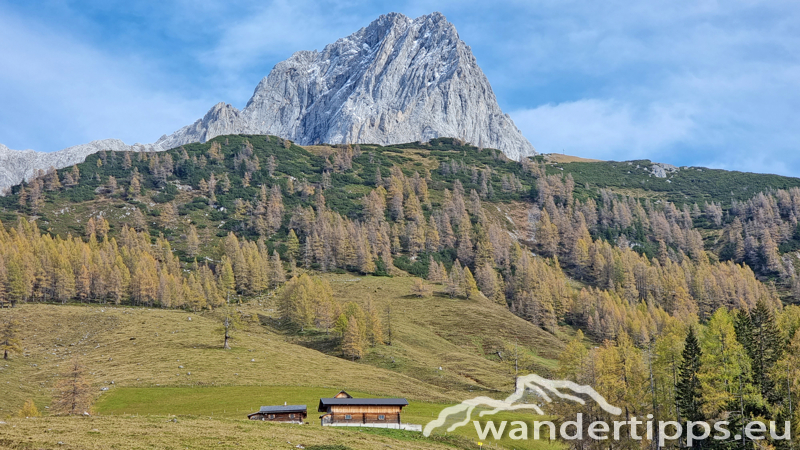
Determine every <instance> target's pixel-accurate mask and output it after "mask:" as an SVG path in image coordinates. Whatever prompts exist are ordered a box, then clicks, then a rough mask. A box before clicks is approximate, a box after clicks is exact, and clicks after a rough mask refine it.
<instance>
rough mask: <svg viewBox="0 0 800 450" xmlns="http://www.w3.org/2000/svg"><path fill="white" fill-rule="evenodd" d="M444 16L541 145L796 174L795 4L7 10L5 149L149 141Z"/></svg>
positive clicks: (799, 106)
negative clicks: (275, 76) (295, 69)
mask: <svg viewBox="0 0 800 450" xmlns="http://www.w3.org/2000/svg"><path fill="white" fill-rule="evenodd" d="M390 11H397V12H401V13H404V14H406V15H408V16H410V17H418V16H420V15H423V14H428V13H430V12H432V11H441V12H442V13H443V14H444V15H445V16H446V17H447V18H448V20H450V21H451V22H452V23H454V24H455V26H456V28H457V29H458V31H459V34H460V36H461V39H463V40H464V41H465V42H466V43H467V44H468V45H470V46H471V47H472V50H473V52H474V53H475V56H476V57H477V59H478V63H479V64H480V65H481V67H482V68H483V70H484V72H485V73H486V75H487V77H488V78H489V81H490V82H491V84H492V87H493V89H494V91H495V94H496V95H497V98H498V102H499V103H500V106H501V107H502V108H503V110H504V111H505V112H507V113H509V114H510V115H511V117H512V118H513V119H514V121H515V122H516V124H517V126H518V127H519V128H520V129H521V130H522V131H523V133H524V134H525V136H526V137H527V138H528V139H529V140H530V141H531V143H532V144H533V145H534V146H535V147H536V148H537V149H538V150H539V151H542V152H565V153H567V154H573V155H578V156H584V157H592V158H600V159H614V160H626V159H635V158H647V159H651V160H654V161H660V162H666V163H671V164H675V165H701V166H709V167H717V168H724V169H734V170H745V171H755V172H769V173H779V174H784V175H792V176H800V86H798V85H799V84H800V31H798V30H800V29H799V28H798V26H797V24H799V23H800V3H798V2H797V1H796V0H791V1H784V0H772V1H764V2H760V1H747V0H741V1H740V0H727V1H706V0H691V1H689V0H669V1H661V0H654V1H649V2H629V1H618V0H609V1H603V2H596V1H571V0H541V1H510V2H486V1H470V0H460V1H446V0H444V1H438V0H428V1H424V2H423V1H393V2H388V1H386V2H359V1H354V0H353V1H348V0H342V1H322V2H313V1H308V0H277V1H265V0H262V1H249V0H227V1H188V0H162V1H159V2H145V1H135V0H133V1H131V0H128V1H124V2H123V1H115V0H105V1H64V0H61V1H39V2H29V1H0V42H2V45H0V60H2V62H3V65H2V69H0V99H1V100H2V105H3V108H0V143H3V144H5V145H7V146H8V147H10V148H15V149H27V148H32V149H35V150H40V151H53V150H59V149H61V148H64V147H68V146H70V145H76V144H80V143H85V142H88V141H91V140H95V139H103V138H112V137H113V138H119V139H122V140H124V141H125V142H126V143H133V142H153V141H155V140H156V139H157V138H158V137H159V136H161V135H162V134H168V133H171V132H173V131H175V130H176V129H178V128H180V127H181V126H183V125H187V124H189V123H191V122H193V121H194V120H196V119H197V118H199V117H201V116H202V115H203V114H205V112H206V111H207V110H208V109H209V108H210V107H211V106H212V105H213V104H215V103H217V102H219V101H224V102H227V103H231V104H233V105H234V106H236V107H239V108H241V107H243V106H244V104H245V103H246V102H247V100H248V99H249V97H250V95H251V94H252V92H253V89H254V88H255V86H256V84H257V83H258V81H259V80H260V79H261V78H262V77H263V76H265V75H267V74H268V73H269V70H270V69H271V68H272V67H273V66H274V65H275V64H276V63H277V62H279V61H281V60H283V59H286V58H287V57H288V56H289V55H291V53H293V52H294V51H297V50H310V49H321V48H322V47H324V46H325V44H327V43H330V42H333V41H334V40H336V39H337V38H339V37H343V36H346V35H348V34H350V33H352V32H354V31H356V30H358V29H359V28H361V27H363V26H366V25H367V24H368V23H369V22H371V21H372V20H374V19H375V18H376V17H377V16H378V15H380V14H383V13H387V12H390Z"/></svg>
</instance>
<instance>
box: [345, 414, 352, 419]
mask: <svg viewBox="0 0 800 450" xmlns="http://www.w3.org/2000/svg"><path fill="white" fill-rule="evenodd" d="M352 418H353V416H351V415H350V414H345V415H344V420H350V419H352Z"/></svg>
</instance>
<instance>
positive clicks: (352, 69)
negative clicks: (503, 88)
mask: <svg viewBox="0 0 800 450" xmlns="http://www.w3.org/2000/svg"><path fill="white" fill-rule="evenodd" d="M226 133H247V134H274V135H278V136H281V137H284V138H287V139H291V140H293V141H295V142H297V143H299V144H302V145H308V144H315V143H322V142H325V143H375V144H382V145H388V144H396V143H403V142H413V141H427V140H430V139H431V138H436V137H441V136H448V137H458V138H460V139H463V140H465V141H467V142H470V143H472V144H474V145H478V146H481V147H492V148H498V149H500V150H502V151H503V152H504V153H506V155H508V156H509V157H510V158H513V159H516V158H518V157H519V156H521V155H531V154H534V152H535V151H534V148H533V146H532V145H531V144H530V143H529V142H528V140H527V139H525V137H523V136H522V133H521V132H520V131H519V130H518V129H517V127H516V126H515V125H514V123H513V121H512V120H511V119H510V118H509V117H508V115H506V114H503V112H502V111H501V110H500V107H499V106H498V105H497V99H496V98H495V96H494V92H493V91H492V88H491V86H490V85H489V82H488V80H487V79H486V76H485V75H484V74H483V71H482V70H481V69H480V67H479V66H478V64H477V62H476V60H475V57H474V55H473V54H472V51H471V50H470V48H469V47H468V46H467V45H466V44H465V43H464V42H463V41H461V39H460V38H459V36H458V33H457V31H456V29H455V26H453V24H451V23H449V22H448V21H447V20H446V19H445V17H444V16H443V15H442V14H440V13H433V14H430V15H427V16H422V17H420V18H417V19H415V20H412V19H410V18H408V17H406V16H404V15H402V14H398V13H392V14H387V15H383V16H381V17H379V18H378V19H377V20H375V21H374V22H372V23H371V24H370V25H369V26H367V27H365V28H362V29H360V30H358V31H357V32H355V33H353V34H352V35H350V36H348V37H345V38H342V39H339V40H338V41H336V42H334V43H333V44H330V45H328V46H326V47H325V48H324V49H323V50H322V51H320V52H318V51H300V52H296V53H295V54H293V55H292V56H291V57H290V58H289V59H287V60H286V61H283V62H281V63H278V64H277V65H276V66H275V67H274V68H273V69H272V71H271V72H270V74H269V75H268V76H267V77H265V78H264V79H262V80H261V82H260V83H259V84H258V86H257V87H256V89H255V92H254V93H253V96H252V98H251V99H250V101H248V103H247V105H246V106H245V108H244V109H243V110H241V111H239V110H238V109H236V108H234V107H232V106H231V105H227V104H222V103H220V104H217V105H215V106H214V107H213V108H212V109H211V110H210V111H209V112H208V114H206V115H205V116H204V117H203V118H202V119H200V120H198V121H197V122H195V123H194V124H192V125H189V126H187V127H184V128H182V129H180V130H178V131H177V132H175V133H174V134H172V135H171V136H168V137H164V138H162V139H160V140H159V141H157V142H156V145H159V146H161V147H164V148H171V147H175V146H177V145H182V144H186V143H189V142H204V141H206V140H208V139H211V138H213V137H214V136H218V135H220V134H226Z"/></svg>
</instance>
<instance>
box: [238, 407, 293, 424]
mask: <svg viewBox="0 0 800 450" xmlns="http://www.w3.org/2000/svg"><path fill="white" fill-rule="evenodd" d="M307 416H308V410H307V408H306V405H283V406H262V407H261V409H260V410H258V412H254V413H253V414H248V415H247V418H248V419H250V420H264V421H266V422H279V423H298V424H301V425H302V424H303V421H304V420H305V418H306V417H307Z"/></svg>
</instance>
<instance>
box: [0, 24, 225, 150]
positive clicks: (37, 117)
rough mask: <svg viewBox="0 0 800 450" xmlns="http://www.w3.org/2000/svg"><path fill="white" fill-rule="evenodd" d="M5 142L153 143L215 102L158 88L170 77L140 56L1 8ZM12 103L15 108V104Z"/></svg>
mask: <svg viewBox="0 0 800 450" xmlns="http://www.w3.org/2000/svg"><path fill="white" fill-rule="evenodd" d="M0 42H3V43H4V45H3V46H2V49H0V59H2V61H3V70H2V71H0V95H2V97H3V98H4V99H8V100H7V102H8V103H7V104H6V105H4V108H2V109H1V110H0V142H2V143H4V144H6V145H8V146H9V147H11V148H33V149H35V150H40V151H53V150H59V149H61V148H64V147H67V146H70V145H76V144H81V143H85V142H88V141H91V140H95V139H103V138H111V137H113V138H119V139H122V140H124V141H126V142H128V143H132V142H135V141H138V142H152V141H154V140H156V139H157V138H158V137H159V136H160V135H161V134H164V133H170V132H172V131H174V130H175V129H177V128H179V127H181V126H183V125H186V123H185V122H186V117H187V116H188V117H192V116H195V117H199V115H200V114H202V113H203V112H205V110H206V109H207V108H208V106H209V105H210V104H212V102H210V101H209V100H206V99H186V98H181V97H180V96H178V95H175V94H173V93H170V92H167V91H165V90H161V89H159V88H158V87H157V85H158V83H159V78H160V77H163V76H164V75H163V74H162V73H160V72H159V70H158V67H157V66H154V65H152V64H150V63H149V62H147V61H142V60H141V59H138V58H136V57H134V56H124V55H112V54H108V53H104V52H102V51H99V50H97V49H96V48H94V47H92V46H90V45H87V44H85V43H82V42H81V41H79V40H77V39H75V38H73V37H72V36H71V35H70V34H69V33H67V32H65V31H63V30H59V31H54V30H52V29H50V28H47V27H44V26H42V25H41V24H39V23H37V22H36V21H32V20H27V19H25V18H23V17H19V16H15V15H13V14H11V13H8V12H7V11H2V13H1V14H0ZM12 105H13V107H12Z"/></svg>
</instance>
